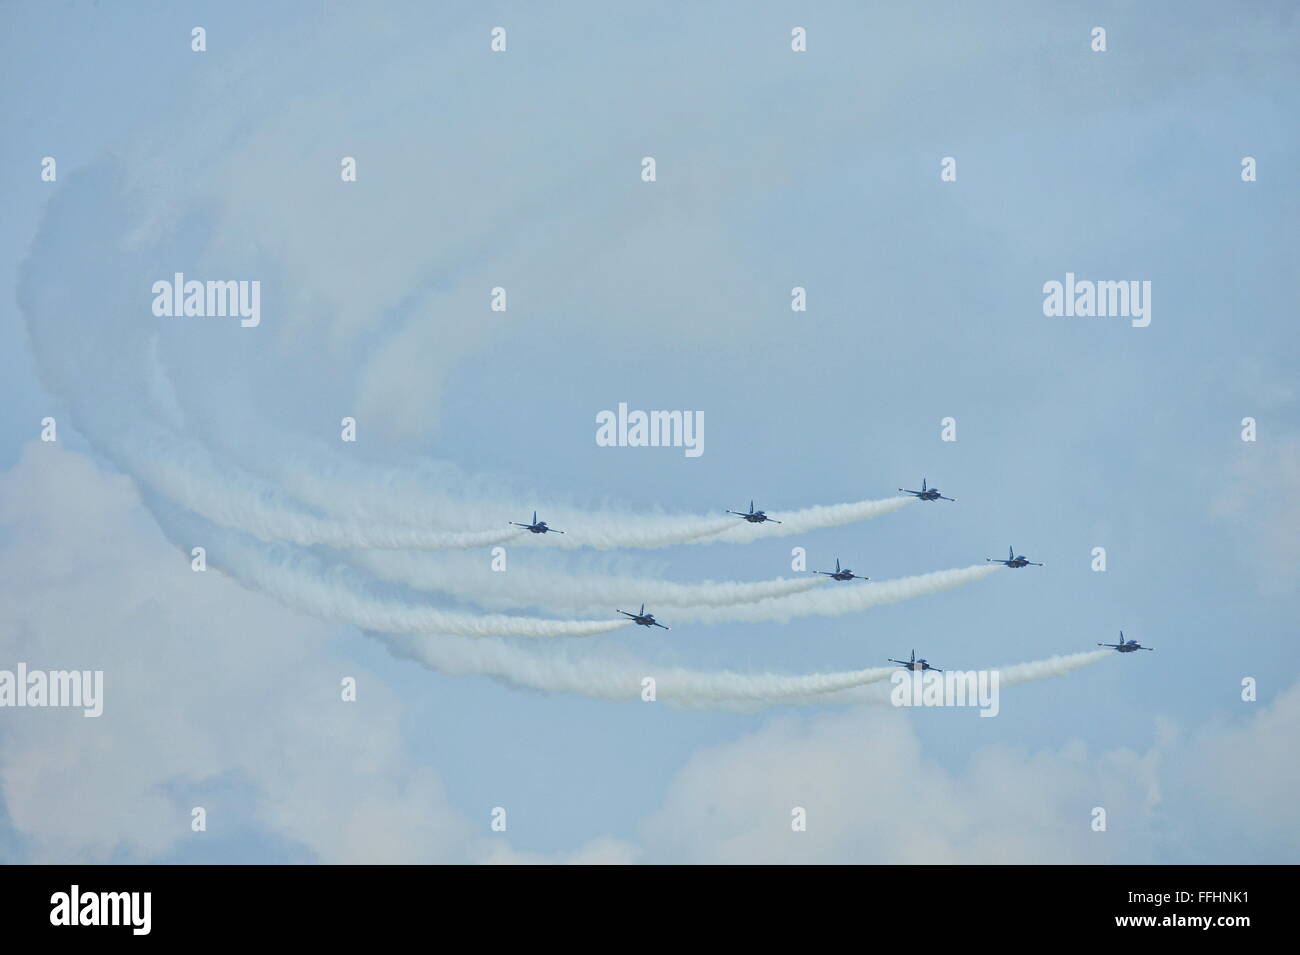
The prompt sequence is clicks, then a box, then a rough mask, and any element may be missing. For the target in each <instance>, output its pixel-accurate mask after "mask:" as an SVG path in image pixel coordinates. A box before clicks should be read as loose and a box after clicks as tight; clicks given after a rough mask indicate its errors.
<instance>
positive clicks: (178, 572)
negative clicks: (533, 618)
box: [0, 443, 481, 862]
mask: <svg viewBox="0 0 1300 955" xmlns="http://www.w3.org/2000/svg"><path fill="white" fill-rule="evenodd" d="M0 529H3V533H4V535H5V536H4V538H3V539H4V541H5V542H4V545H3V547H0V582H2V583H0V608H3V611H2V613H0V616H3V617H4V619H5V621H6V627H5V628H4V630H3V632H0V666H4V667H5V668H12V666H13V665H14V664H16V663H17V662H18V661H24V662H26V663H28V664H29V665H30V666H32V667H41V668H49V669H63V668H79V669H102V670H103V671H104V698H105V704H104V714H103V716H101V717H100V718H98V719H86V718H84V717H83V716H82V715H81V712H80V711H73V710H53V709H8V710H5V711H2V712H3V722H2V723H0V728H2V729H3V743H4V745H3V749H0V793H2V794H3V798H4V804H5V809H6V811H7V813H8V815H9V817H10V821H11V823H12V825H13V826H14V827H15V829H16V830H17V831H18V832H19V833H21V835H22V836H23V838H24V842H25V843H26V844H28V845H29V846H30V858H29V861H34V862H74V861H90V862H100V861H104V860H107V859H110V858H128V859H142V860H147V859H149V858H154V857H158V856H160V855H164V854H166V853H169V852H171V851H174V850H180V849H183V848H184V847H185V844H186V843H187V842H189V841H190V840H197V839H204V838H208V839H214V838H219V834H220V833H221V831H222V830H223V828H224V829H226V830H227V831H229V830H230V829H231V828H232V827H233V826H235V825H236V824H239V825H244V826H247V825H248V823H249V820H232V819H231V818H229V817H228V816H226V817H224V818H223V815H222V811H221V808H220V806H214V805H208V807H207V808H208V809H209V819H208V823H209V831H208V833H206V834H202V833H192V832H191V831H190V826H189V822H190V816H189V810H190V805H189V804H188V803H184V804H182V803H181V802H180V801H179V798H178V797H177V796H176V793H177V792H178V790H183V791H184V792H185V793H187V794H198V795H196V796H195V797H194V798H195V800H196V802H197V804H199V805H203V804H204V797H203V795H202V794H203V792H204V789H205V787H213V790H212V791H213V793H214V796H213V798H215V799H217V800H218V801H220V800H221V799H222V796H221V795H220V794H221V792H222V791H223V789H224V788H225V784H226V782H228V780H229V779H230V774H233V778H234V779H235V780H236V781H238V782H240V783H242V784H246V785H248V786H251V787H252V790H253V794H254V802H255V809H254V810H253V815H254V818H253V819H252V820H251V821H252V822H253V823H254V824H255V825H256V826H258V827H259V828H262V829H264V830H266V831H268V832H269V833H271V834H273V835H275V836H278V837H280V838H282V839H287V840H290V841H292V842H295V843H298V844H301V845H302V846H303V847H305V848H306V849H307V850H308V851H309V852H310V853H311V855H312V856H314V857H315V858H316V859H319V860H321V861H326V862H371V861H380V860H382V861H390V862H391V861H431V860H440V861H467V860H470V859H473V858H475V857H477V855H478V854H479V853H480V851H481V850H480V849H478V848H476V847H475V844H474V838H475V834H476V832H477V830H474V829H471V827H470V825H469V824H468V823H467V821H466V820H465V819H464V818H463V817H461V816H460V815H459V814H458V813H456V812H455V811H454V810H452V809H451V808H450V807H449V805H448V803H447V799H446V797H445V795H444V793H443V790H442V787H441V785H440V783H439V781H438V779H437V778H436V776H435V775H434V774H433V773H432V772H431V771H429V770H428V769H425V768H423V767H420V766H418V765H413V764H412V761H411V760H410V758H409V757H408V755H407V754H406V753H405V752H404V751H403V748H402V744H401V726H400V720H399V717H400V711H401V707H400V702H399V701H398V700H397V699H396V698H395V697H394V696H393V694H392V693H391V691H389V690H388V688H387V687H385V686H384V685H383V684H382V682H381V681H380V680H378V679H377V678H375V677H374V676H373V675H371V674H368V673H366V672H364V671H363V670H360V669H358V668H357V667H356V665H354V664H352V663H344V662H341V661H340V660H339V658H338V657H337V655H336V654H334V653H331V652H330V647H331V642H332V641H333V640H334V639H336V638H337V636H338V635H339V634H340V633H342V634H344V635H346V636H347V637H348V638H349V639H350V638H352V637H353V636H354V634H353V633H352V632H351V631H347V630H341V629H340V628H331V627H327V626H325V625H323V624H321V623H319V622H317V621H315V620H312V619H310V618H306V617H302V616H298V615H295V614H293V613H292V612H290V611H288V610H286V609H284V608H283V607H281V606H280V605H279V604H276V603H274V602H273V601H270V600H268V599H266V598H263V597H260V596H257V595H255V594H252V593H250V592H248V591H245V590H243V589H241V588H240V587H238V586H237V585H236V584H235V583H233V582H232V581H230V580H228V579H226V578H224V577H221V576H219V575H218V574H216V573H213V572H208V573H194V572H193V571H191V570H190V568H189V562H188V558H187V557H186V555H184V554H182V553H179V552H178V551H176V550H175V549H174V548H173V547H171V546H170V545H169V544H168V543H167V542H166V541H164V540H163V538H162V535H161V534H160V532H159V531H158V530H157V528H156V527H154V526H153V525H152V522H151V521H150V519H149V517H148V514H147V512H146V511H145V510H144V509H143V507H142V506H141V505H140V503H139V501H138V499H137V497H136V494H135V491H134V488H133V487H132V485H131V484H130V482H129V481H127V480H126V479H124V478H122V477H119V476H117V475H113V474H110V473H107V472H104V471H102V470H101V469H99V468H98V467H97V466H96V465H95V464H94V463H93V462H92V461H91V460H90V459H88V458H86V457H83V456H81V455H79V454H76V453H72V452H68V451H64V450H61V449H60V448H59V447H58V446H57V445H41V444H39V443H32V444H29V445H27V446H26V447H25V448H24V450H23V454H22V457H21V459H20V460H19V462H18V463H17V464H16V465H15V467H14V468H13V469H12V470H10V471H9V472H7V473H5V474H3V475H2V476H0ZM344 676H352V677H355V678H356V679H357V681H358V683H359V692H358V699H357V702H355V703H344V702H342V701H341V700H340V681H341V679H342V678H343V677H344Z"/></svg>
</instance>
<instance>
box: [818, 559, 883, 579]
mask: <svg viewBox="0 0 1300 955" xmlns="http://www.w3.org/2000/svg"><path fill="white" fill-rule="evenodd" d="M813 573H814V574H821V575H823V576H825V577H829V578H831V579H832V580H870V579H871V578H870V577H863V576H861V575H859V574H855V573H854V572H853V571H851V570H849V569H848V568H847V567H845V568H844V569H843V570H841V569H840V559H839V558H838V557H836V558H835V570H834V571H830V570H814V571H813Z"/></svg>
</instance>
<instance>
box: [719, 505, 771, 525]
mask: <svg viewBox="0 0 1300 955" xmlns="http://www.w3.org/2000/svg"><path fill="white" fill-rule="evenodd" d="M727 513H728V514H735V515H736V516H737V517H743V518H744V519H745V520H747V521H749V523H751V524H762V523H763V522H764V521H771V522H772V523H773V524H780V523H781V522H780V521H778V520H776V518H773V517H768V516H767V514H765V513H764V512H763V511H756V510H754V502H753V501H750V502H749V510H748V511H727Z"/></svg>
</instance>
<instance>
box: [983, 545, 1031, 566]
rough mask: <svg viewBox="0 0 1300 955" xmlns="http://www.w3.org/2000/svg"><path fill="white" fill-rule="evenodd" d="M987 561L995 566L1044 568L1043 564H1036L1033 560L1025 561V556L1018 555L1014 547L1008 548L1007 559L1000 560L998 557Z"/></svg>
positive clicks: (989, 558) (987, 558) (986, 558)
mask: <svg viewBox="0 0 1300 955" xmlns="http://www.w3.org/2000/svg"><path fill="white" fill-rule="evenodd" d="M984 559H985V560H986V561H989V562H991V563H994V564H1006V565H1007V566H1008V567H1042V566H1043V565H1042V564H1035V563H1034V562H1033V561H1032V560H1025V555H1024V554H1017V553H1016V549H1015V548H1014V547H1008V548H1007V559H1006V560H998V559H997V558H996V557H985V558H984Z"/></svg>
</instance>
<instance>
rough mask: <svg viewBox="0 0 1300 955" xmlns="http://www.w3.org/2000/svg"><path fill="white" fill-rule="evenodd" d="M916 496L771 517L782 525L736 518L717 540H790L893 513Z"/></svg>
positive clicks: (799, 511) (858, 502) (776, 512)
mask: <svg viewBox="0 0 1300 955" xmlns="http://www.w3.org/2000/svg"><path fill="white" fill-rule="evenodd" d="M915 500H916V498H914V497H886V498H882V499H881V500H878V501H854V502H852V503H849V504H820V505H816V506H814V507H806V508H804V509H802V510H798V511H785V512H782V511H772V512H770V513H771V516H772V517H773V518H774V519H775V520H779V521H780V522H781V523H780V524H775V525H774V524H773V523H772V522H770V521H764V522H762V523H759V524H751V523H750V522H749V521H746V520H741V519H740V518H736V521H735V525H734V526H733V527H732V528H731V529H730V530H728V531H726V532H725V533H722V534H719V535H718V536H717V537H715V538H713V539H714V540H718V541H728V542H732V543H748V542H749V541H755V540H762V539H764V538H767V537H787V536H789V535H791V534H805V533H807V532H808V531H816V530H821V529H822V528H824V527H840V526H842V525H844V524H854V523H856V522H858V521H868V520H871V518H873V517H880V516H881V515H882V514H892V513H893V512H894V511H897V510H900V509H902V508H904V507H906V506H907V505H908V504H911V503H912V502H913V501H915Z"/></svg>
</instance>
